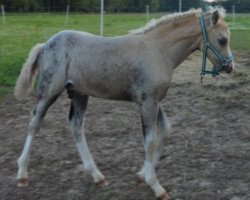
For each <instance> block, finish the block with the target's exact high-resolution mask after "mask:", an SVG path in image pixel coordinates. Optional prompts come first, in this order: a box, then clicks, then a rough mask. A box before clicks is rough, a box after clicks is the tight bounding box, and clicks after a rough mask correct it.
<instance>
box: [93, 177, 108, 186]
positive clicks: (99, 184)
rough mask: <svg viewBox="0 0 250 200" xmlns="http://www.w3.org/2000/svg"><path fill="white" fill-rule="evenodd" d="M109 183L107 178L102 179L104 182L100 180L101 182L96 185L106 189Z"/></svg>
mask: <svg viewBox="0 0 250 200" xmlns="http://www.w3.org/2000/svg"><path fill="white" fill-rule="evenodd" d="M108 184H109V183H108V181H107V180H106V178H104V179H102V180H100V181H98V182H97V183H96V185H97V186H98V187H104V186H107V185H108Z"/></svg>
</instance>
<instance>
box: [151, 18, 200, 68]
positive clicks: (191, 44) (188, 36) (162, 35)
mask: <svg viewBox="0 0 250 200" xmlns="http://www.w3.org/2000/svg"><path fill="white" fill-rule="evenodd" d="M149 37H151V38H150V40H151V42H153V43H155V44H156V45H158V48H160V52H161V53H162V54H163V56H164V57H165V58H167V59H168V60H169V62H170V63H171V65H172V67H174V68H176V67H177V66H178V65H179V64H180V63H182V62H183V61H184V60H185V59H186V58H187V57H188V56H189V55H190V54H191V53H192V52H194V51H195V50H197V49H198V48H199V43H200V42H201V39H202V33H201V28H200V24H199V19H198V18H197V17H195V18H194V17H193V18H191V19H189V20H186V21H184V22H183V23H182V22H180V23H179V24H174V22H173V23H172V24H169V25H162V26H161V27H159V28H158V30H157V28H156V30H155V31H152V32H151V35H149ZM167 64H169V63H167Z"/></svg>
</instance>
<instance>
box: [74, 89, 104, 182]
mask: <svg viewBox="0 0 250 200" xmlns="http://www.w3.org/2000/svg"><path fill="white" fill-rule="evenodd" d="M69 92H70V93H71V94H70V96H71V97H72V102H71V107H70V113H69V122H70V126H71V130H72V132H73V134H74V136H75V140H76V146H77V149H78V151H79V154H80V156H81V160H82V163H83V166H84V169H85V170H86V171H87V172H89V173H90V174H91V175H92V177H93V179H94V182H95V183H96V184H97V185H99V186H105V185H108V182H107V181H106V179H105V177H104V176H103V175H102V173H101V172H100V171H99V169H98V168H97V166H96V164H95V161H94V159H93V157H92V155H91V153H90V151H89V148H88V145H87V142H86V138H85V134H84V115H85V111H86V108H87V103H88V96H81V95H79V94H77V93H75V92H73V91H69Z"/></svg>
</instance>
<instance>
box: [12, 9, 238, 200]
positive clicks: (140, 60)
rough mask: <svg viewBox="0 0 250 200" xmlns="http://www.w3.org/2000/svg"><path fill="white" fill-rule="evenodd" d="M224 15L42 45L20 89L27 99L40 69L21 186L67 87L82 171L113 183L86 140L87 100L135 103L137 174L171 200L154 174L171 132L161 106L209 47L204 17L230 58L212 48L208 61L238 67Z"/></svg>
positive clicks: (214, 41)
mask: <svg viewBox="0 0 250 200" xmlns="http://www.w3.org/2000/svg"><path fill="white" fill-rule="evenodd" d="M224 14H225V13H224V10H223V9H211V10H210V11H207V12H206V13H204V14H202V11H201V10H192V11H188V12H185V13H180V14H173V15H169V16H165V17H162V18H161V19H159V20H154V21H151V22H150V23H149V24H148V25H146V26H145V27H143V28H140V29H138V30H135V31H133V32H132V33H130V34H129V35H125V36H119V37H100V36H96V35H92V34H89V33H84V32H77V31H62V32H60V33H58V34H55V35H54V36H53V37H52V38H51V39H50V40H49V41H48V42H47V43H45V44H38V45H36V46H35V47H34V48H33V50H32V51H31V52H30V54H29V57H28V60H27V62H26V63H25V64H24V67H23V69H22V72H21V74H20V76H19V78H18V81H17V83H16V88H15V96H16V97H17V98H22V97H25V96H27V95H28V94H29V93H30V91H31V89H32V87H33V83H34V80H35V77H36V75H37V72H38V74H39V75H38V76H39V81H38V102H37V105H36V107H35V109H34V112H33V116H32V119H31V121H30V123H29V126H28V136H27V139H26V142H25V145H24V149H23V152H22V154H21V156H20V157H19V159H18V167H19V168H18V174H17V180H18V186H26V185H28V184H29V181H28V172H27V165H28V160H29V155H30V149H31V143H32V139H33V137H34V135H35V134H36V133H37V132H38V130H39V128H40V124H41V121H42V119H43V118H44V116H45V114H46V111H47V110H48V108H49V107H50V106H51V105H52V104H53V103H54V102H55V100H56V99H57V98H58V97H59V96H60V95H61V94H62V92H63V91H64V90H65V89H66V90H67V92H68V96H69V98H70V99H71V108H70V112H69V123H70V127H71V130H72V132H73V134H74V136H75V140H76V146H77V148H78V151H79V154H80V156H81V159H82V162H83V166H84V168H85V170H86V171H88V172H89V173H90V174H91V175H92V177H93V179H94V182H95V183H97V184H98V185H107V184H108V182H107V181H106V179H105V176H104V175H103V174H102V173H101V172H100V170H99V169H98V167H97V166H96V164H95V161H94V160H93V157H92V155H91V153H90V151H89V148H88V145H87V143H86V139H85V135H84V130H83V124H84V115H85V111H86V108H87V102H88V97H89V96H94V97H100V98H105V99H111V100H126V101H133V102H136V103H137V104H138V106H139V108H140V114H141V122H142V129H143V134H144V149H145V162H144V165H143V167H142V168H141V170H140V171H139V172H138V174H137V175H138V177H139V178H140V180H142V181H145V182H146V183H147V184H148V185H149V186H150V187H151V188H152V190H153V191H154V193H155V195H156V197H157V198H159V199H163V200H166V199H168V198H169V197H168V194H167V192H166V190H165V189H164V188H163V187H162V186H161V185H160V183H159V181H158V179H157V178H156V173H155V165H156V163H157V161H158V160H159V157H160V154H161V152H162V150H163V147H164V144H165V142H166V137H167V133H168V131H169V128H170V124H169V122H168V120H167V117H166V116H165V114H164V111H163V108H162V107H161V105H160V101H161V100H162V99H163V98H164V97H165V96H166V94H167V91H168V88H169V86H170V81H171V77H172V74H173V72H174V70H175V68H176V67H177V66H178V65H179V64H180V63H182V62H183V61H184V60H185V59H186V58H187V56H189V55H190V54H191V53H192V52H194V51H195V50H202V51H203V50H204V48H205V46H206V45H204V39H203V33H202V32H203V29H202V28H201V20H200V19H201V16H202V22H203V26H204V27H205V31H206V34H207V39H208V41H209V42H210V43H209V44H210V45H211V46H213V48H214V49H216V51H217V53H218V54H219V55H220V56H221V57H222V58H226V59H220V58H218V56H217V55H215V53H214V52H213V51H212V50H211V49H208V50H206V54H207V56H208V58H209V59H210V61H211V62H212V63H213V64H214V65H217V66H221V67H220V68H219V71H226V72H228V73H230V72H231V71H232V70H233V67H234V63H233V61H232V59H230V58H231V57H232V54H231V50H230V48H229V39H230V33H229V30H228V27H227V25H226V23H225V21H224V19H223V16H224ZM208 41H206V42H208ZM228 58H229V59H228ZM224 60H226V62H225V61H224Z"/></svg>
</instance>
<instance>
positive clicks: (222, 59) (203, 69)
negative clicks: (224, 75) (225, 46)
mask: <svg viewBox="0 0 250 200" xmlns="http://www.w3.org/2000/svg"><path fill="white" fill-rule="evenodd" d="M199 19H200V24H201V30H202V34H203V44H204V49H203V60H202V66H201V74H200V76H201V82H202V79H203V77H204V76H205V75H206V74H211V75H212V76H214V77H215V76H217V75H219V74H220V73H219V71H220V70H221V69H222V68H224V67H225V66H226V65H227V64H228V63H230V62H231V61H232V60H233V59H234V58H233V56H232V55H230V56H229V57H228V58H225V57H223V56H222V55H221V54H220V52H219V51H218V50H217V49H216V48H215V47H214V46H213V45H212V44H211V43H210V42H209V41H208V34H207V30H206V24H205V19H204V16H203V15H201V16H200V18H199ZM208 49H210V50H211V51H212V52H213V53H214V54H215V55H216V57H217V58H218V59H219V60H220V62H221V63H220V64H219V66H213V69H212V70H206V63H207V51H208Z"/></svg>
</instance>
